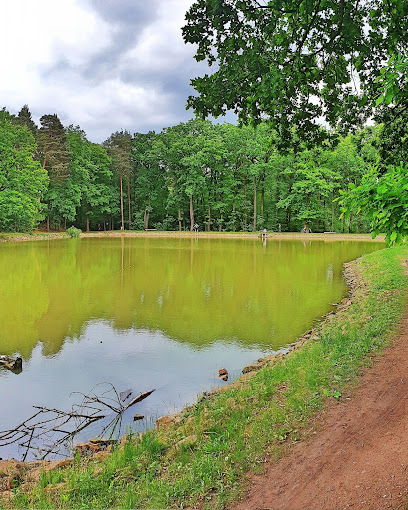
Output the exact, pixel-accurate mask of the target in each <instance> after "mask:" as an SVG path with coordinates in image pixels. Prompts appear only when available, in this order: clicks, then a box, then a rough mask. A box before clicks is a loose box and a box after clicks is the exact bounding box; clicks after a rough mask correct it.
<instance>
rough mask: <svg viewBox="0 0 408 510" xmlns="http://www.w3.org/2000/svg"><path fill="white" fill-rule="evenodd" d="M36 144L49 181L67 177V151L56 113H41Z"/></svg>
mask: <svg viewBox="0 0 408 510" xmlns="http://www.w3.org/2000/svg"><path fill="white" fill-rule="evenodd" d="M40 123H41V127H40V129H39V132H38V144H39V148H40V151H41V154H42V157H43V168H46V169H47V171H48V175H49V177H50V182H51V183H62V182H64V181H66V180H67V178H68V177H69V151H68V146H67V141H66V133H65V129H64V126H63V125H62V124H61V121H60V120H59V118H58V116H57V115H55V114H54V115H43V116H42V117H41V119H40Z"/></svg>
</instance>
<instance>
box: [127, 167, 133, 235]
mask: <svg viewBox="0 0 408 510" xmlns="http://www.w3.org/2000/svg"><path fill="white" fill-rule="evenodd" d="M127 185H128V209H129V222H128V229H129V230H130V221H131V218H132V215H131V211H130V172H129V173H128V176H127Z"/></svg>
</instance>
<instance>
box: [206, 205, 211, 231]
mask: <svg viewBox="0 0 408 510" xmlns="http://www.w3.org/2000/svg"><path fill="white" fill-rule="evenodd" d="M207 230H208V232H210V230H211V206H210V197H208V223H207Z"/></svg>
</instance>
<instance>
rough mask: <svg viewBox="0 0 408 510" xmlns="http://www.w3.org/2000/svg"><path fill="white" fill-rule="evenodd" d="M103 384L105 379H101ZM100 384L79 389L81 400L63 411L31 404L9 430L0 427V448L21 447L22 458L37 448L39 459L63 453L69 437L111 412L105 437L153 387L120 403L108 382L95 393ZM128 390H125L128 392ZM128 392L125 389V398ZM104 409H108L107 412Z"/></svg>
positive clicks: (24, 458) (114, 389) (103, 429)
mask: <svg viewBox="0 0 408 510" xmlns="http://www.w3.org/2000/svg"><path fill="white" fill-rule="evenodd" d="M103 384H106V383H103ZM100 386H102V384H98V385H97V386H95V388H93V390H92V391H91V393H90V394H89V395H85V394H83V393H80V392H74V393H73V394H77V395H81V396H82V402H81V403H80V404H73V405H72V407H71V410H70V411H63V410H60V409H55V408H48V407H45V406H33V408H34V409H36V410H37V411H36V412H35V413H34V414H33V415H32V416H30V417H29V418H27V419H26V420H24V421H23V422H21V423H20V424H19V425H17V426H16V427H14V428H13V429H10V430H5V431H0V448H1V447H2V446H7V445H10V444H13V443H17V444H18V445H19V447H21V448H23V449H24V454H23V456H22V460H23V461H25V460H26V458H27V456H28V454H29V452H34V451H37V452H39V454H40V455H41V458H42V459H45V458H46V457H47V456H49V455H51V454H58V455H63V452H62V448H63V446H64V447H66V446H67V445H68V444H72V440H73V438H74V437H75V435H77V434H78V433H79V432H81V431H82V430H84V429H86V428H87V427H89V425H91V424H92V423H95V422H97V421H99V420H102V419H103V418H107V417H108V416H109V414H110V413H109V412H112V413H113V418H112V420H110V422H109V423H108V424H107V425H105V426H104V427H103V428H102V430H101V435H102V436H103V435H105V434H107V433H109V439H108V440H112V436H113V435H114V433H115V431H117V430H118V431H119V432H120V429H121V425H122V417H123V413H124V412H125V411H126V410H127V409H128V408H129V407H131V406H133V405H134V404H136V403H137V402H141V401H142V400H144V399H145V398H147V397H148V396H149V395H151V394H152V393H153V392H154V391H155V390H151V391H146V392H144V393H140V395H138V396H137V397H135V398H134V399H133V400H131V401H130V402H129V403H128V404H127V405H123V403H122V399H121V396H122V395H123V392H122V394H119V393H118V392H117V391H116V388H115V387H114V386H113V385H112V384H107V386H108V389H106V390H105V391H102V392H100V393H99V394H97V393H96V392H95V390H96V389H98V387H100ZM129 391H130V390H127V392H126V393H128V392H129ZM130 395H131V391H130V393H128V395H127V398H129V396H130ZM107 411H108V412H107Z"/></svg>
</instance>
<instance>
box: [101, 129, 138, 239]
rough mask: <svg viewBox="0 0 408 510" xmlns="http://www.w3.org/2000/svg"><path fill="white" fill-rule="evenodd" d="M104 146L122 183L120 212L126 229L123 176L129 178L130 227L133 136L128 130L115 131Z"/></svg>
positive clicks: (122, 227)
mask: <svg viewBox="0 0 408 510" xmlns="http://www.w3.org/2000/svg"><path fill="white" fill-rule="evenodd" d="M103 146H104V147H105V148H106V149H107V151H108V154H109V156H110V158H111V160H112V165H113V168H114V170H115V171H116V172H117V173H118V175H119V185H120V214H121V229H122V230H124V229H125V215H124V204H123V176H124V175H125V176H126V180H127V189H128V192H127V198H128V228H130V222H131V219H132V213H131V200H130V173H131V168H132V160H131V158H132V138H131V136H130V133H129V132H128V131H117V132H116V133H113V134H112V135H111V136H110V137H109V138H108V139H107V140H106V141H105V142H104V143H103Z"/></svg>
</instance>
